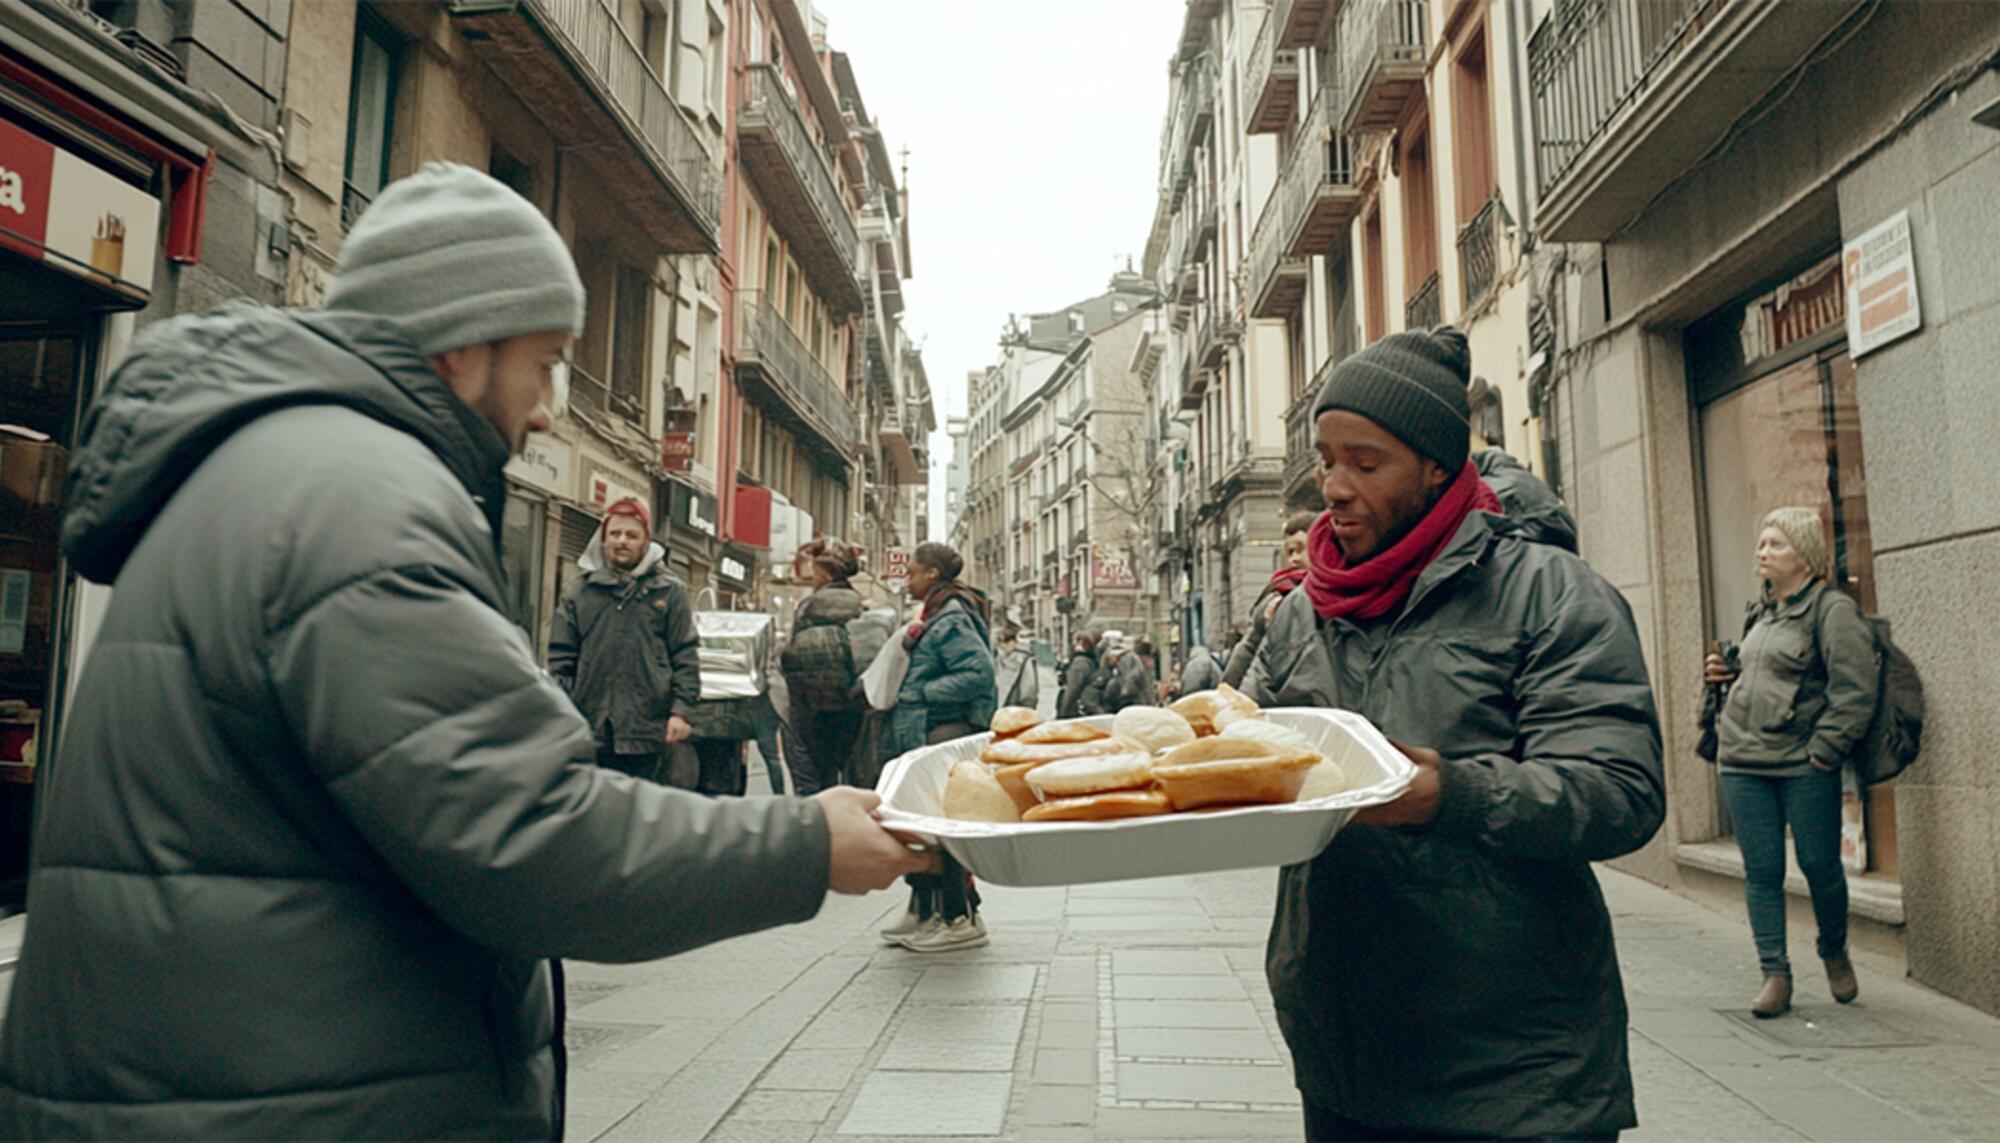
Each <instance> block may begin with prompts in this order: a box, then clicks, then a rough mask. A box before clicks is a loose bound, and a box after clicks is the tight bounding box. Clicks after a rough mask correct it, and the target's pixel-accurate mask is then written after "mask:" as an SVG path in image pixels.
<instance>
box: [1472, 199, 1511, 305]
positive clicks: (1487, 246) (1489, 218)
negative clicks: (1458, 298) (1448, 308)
mask: <svg viewBox="0 0 2000 1143" xmlns="http://www.w3.org/2000/svg"><path fill="white" fill-rule="evenodd" d="M1512 222H1513V219H1512V218H1510V217H1508V214H1507V207H1506V204H1504V203H1502V202H1501V201H1500V196H1499V195H1497V194H1496V195H1494V196H1493V197H1492V198H1489V199H1487V200H1486V205H1485V206H1482V207H1480V208H1479V213H1478V214H1475V215H1473V216H1472V221H1471V222H1468V223H1466V224H1465V229H1463V230H1461V231H1459V232H1458V276H1459V279H1460V281H1462V282H1463V283H1464V284H1465V308H1466V309H1468V310H1470V309H1472V308H1473V307H1474V306H1477V305H1478V304H1480V303H1481V302H1483V301H1485V300H1486V298H1487V296H1488V295H1489V294H1491V293H1492V292H1493V289H1494V287H1495V286H1497V285H1499V284H1500V257H1501V253H1502V251H1503V250H1504V249H1505V246H1506V233H1505V231H1506V228H1507V227H1508V226H1509V225H1511V224H1512Z"/></svg>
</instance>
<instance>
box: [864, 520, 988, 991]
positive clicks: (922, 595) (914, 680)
mask: <svg viewBox="0 0 2000 1143" xmlns="http://www.w3.org/2000/svg"><path fill="white" fill-rule="evenodd" d="M964 567H965V561H964V559H963V558H962V557H960V556H959V554H958V552H957V551H956V550H954V549H953V548H951V547H950V546H949V545H946V544H939V543H927V544H919V545H917V550H916V551H915V552H913V553H911V555H910V596H911V598H913V599H921V600H923V601H924V609H923V613H922V615H921V617H920V618H919V619H918V620H917V621H916V622H915V623H912V624H910V626H909V630H908V632H907V633H906V634H905V635H904V636H903V640H904V644H905V645H906V646H907V647H908V648H909V651H910V668H909V672H908V673H907V674H905V675H904V676H903V686H902V689H901V690H900V691H898V692H897V694H896V710H895V713H894V715H893V716H892V717H893V725H894V728H895V735H896V751H897V753H899V754H901V753H907V752H909V751H911V750H917V749H920V748H922V747H924V746H927V745H931V744H934V743H938V742H947V741H949V740H951V739H954V738H963V737H965V736H967V735H971V734H978V733H980V732H981V731H984V730H986V729H987V727H988V726H989V725H990V724H991V723H992V721H993V711H994V696H995V694H996V690H995V686H994V682H993V648H992V645H991V636H990V635H989V634H988V632H989V631H991V630H992V622H993V620H992V612H991V608H990V607H989V605H988V604H987V602H986V596H985V595H984V594H982V593H981V592H980V591H979V590H978V589H977V588H974V587H972V586H970V585H968V584H964V583H961V582H959V578H958V574H959V572H960V571H961V570H963V569H964ZM942 859H943V862H944V869H943V871H942V872H940V873H934V874H929V873H920V874H914V875H912V876H911V877H910V879H909V881H910V891H911V892H910V908H909V910H908V912H907V914H906V915H905V917H904V919H903V922H902V923H901V924H898V925H896V926H894V927H892V928H891V929H889V930H885V931H884V932H883V934H882V935H883V936H884V937H885V938H887V939H889V940H891V941H893V942H894V943H897V944H900V945H902V946H903V947H904V948H906V949H909V950H910V951H912V952H925V953H930V952H950V951H952V950H954V949H963V948H973V947H975V946H978V945H983V944H985V943H986V941H987V936H986V926H985V924H984V923H983V922H981V921H980V919H979V894H978V892H977V891H976V890H975V889H974V888H973V885H972V875H971V874H969V873H967V872H966V871H965V869H964V868H963V867H962V866H960V865H959V864H958V863H957V862H955V861H953V860H952V859H951V857H950V855H948V854H945V855H942Z"/></svg>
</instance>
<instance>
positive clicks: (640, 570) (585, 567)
mask: <svg viewBox="0 0 2000 1143" xmlns="http://www.w3.org/2000/svg"><path fill="white" fill-rule="evenodd" d="M666 558H667V549H665V548H663V547H661V546H660V542H659V541H658V540H652V541H649V542H648V543H647V544H646V554H645V555H643V556H640V557H639V563H638V566H636V567H634V568H633V569H632V570H631V571H630V572H628V573H625V578H628V579H644V578H645V577H646V573H647V572H649V571H652V570H653V569H654V568H656V567H659V566H660V564H661V563H663V562H664V561H665V560H666ZM576 567H577V570H578V571H581V572H582V573H583V574H585V575H596V574H597V573H598V572H608V573H610V574H611V575H612V576H614V577H616V576H618V575H619V574H620V573H619V572H618V569H616V568H614V567H612V566H611V557H609V556H607V555H605V554H604V530H603V529H602V528H600V529H598V530H597V531H596V532H594V533H592V534H591V537H590V542H589V543H588V544H585V545H584V546H583V554H582V555H580V556H578V557H576Z"/></svg>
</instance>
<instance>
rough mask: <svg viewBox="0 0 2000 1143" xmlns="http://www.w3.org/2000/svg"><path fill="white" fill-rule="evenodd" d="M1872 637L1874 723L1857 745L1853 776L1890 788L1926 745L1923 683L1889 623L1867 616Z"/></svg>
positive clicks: (1869, 725) (1865, 618) (1870, 784)
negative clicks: (1874, 680)
mask: <svg viewBox="0 0 2000 1143" xmlns="http://www.w3.org/2000/svg"><path fill="white" fill-rule="evenodd" d="M1861 621H1862V622H1863V623H1866V624H1868V632H1869V634H1871V635H1873V636H1874V637H1875V667H1876V672H1877V673H1876V683H1877V686H1876V692H1875V717H1874V718H1873V719H1870V720H1869V723H1868V733H1866V734H1864V735H1862V736H1861V741H1860V742H1857V743H1855V745H1854V754H1853V761H1854V773H1855V775H1856V776H1857V777H1859V778H1860V779H1861V782H1862V784H1863V785H1867V786H1872V785H1874V784H1875V783H1877V782H1886V781H1888V780H1889V779H1891V778H1893V777H1895V776H1896V775H1898V774H1900V773H1902V772H1903V771H1904V770H1905V769H1906V768H1907V767H1908V766H1909V765H1910V763H1912V762H1915V761H1916V760H1917V753H1918V752H1919V751H1920V750H1922V749H1923V740H1924V681H1923V679H1922V678H1920V677H1918V675H1917V665H1916V664H1915V663H1913V662H1911V661H1910V656H1909V655H1907V654H1906V653H1904V651H1903V649H1902V648H1901V647H1898V646H1896V641H1895V640H1894V639H1891V638H1890V637H1889V621H1888V620H1887V619H1883V618H1881V617H1880V616H1876V615H1865V614H1864V615H1863V616H1862V617H1861Z"/></svg>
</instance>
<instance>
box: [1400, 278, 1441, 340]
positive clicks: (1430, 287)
mask: <svg viewBox="0 0 2000 1143" xmlns="http://www.w3.org/2000/svg"><path fill="white" fill-rule="evenodd" d="M1443 324H1444V290H1443V289H1442V288H1441V287H1440V286H1439V284H1438V272H1437V271H1436V270H1432V271H1431V276H1430V277H1428V278H1425V279H1424V280H1423V283H1422V284H1421V285H1419V286H1418V287H1417V292H1416V293H1414V294H1411V295H1410V300H1409V301H1407V302H1405V303H1403V328H1404V329H1431V328H1433V327H1436V326H1440V325H1443Z"/></svg>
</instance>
